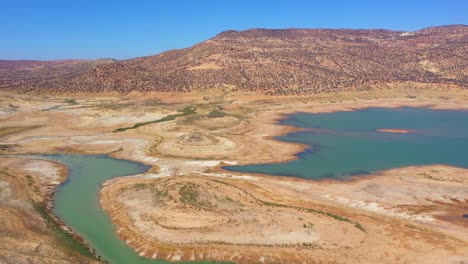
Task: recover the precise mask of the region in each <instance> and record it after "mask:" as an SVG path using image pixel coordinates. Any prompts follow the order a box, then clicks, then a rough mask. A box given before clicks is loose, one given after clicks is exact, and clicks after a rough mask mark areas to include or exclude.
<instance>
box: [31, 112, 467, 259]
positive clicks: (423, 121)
mask: <svg viewBox="0 0 468 264" xmlns="http://www.w3.org/2000/svg"><path fill="white" fill-rule="evenodd" d="M280 123H281V124H284V125H291V126H296V127H300V128H304V130H303V131H301V132H294V133H290V134H288V135H284V136H280V137H277V139H278V140H282V141H288V142H296V143H301V144H305V145H307V146H308V148H307V149H306V150H305V151H304V152H302V153H299V154H298V155H297V159H296V160H293V161H290V162H285V163H276V164H254V165H248V166H227V167H225V169H228V170H232V171H238V172H250V173H261V174H270V175H284V176H293V177H301V178H308V179H323V178H336V179H343V178H345V177H346V176H349V175H362V174H367V173H372V172H375V171H378V170H384V169H390V168H396V167H402V166H411V165H427V164H447V165H452V166H459V167H468V112H467V111H458V110H430V109H424V108H397V109H386V108H369V109H363V110H358V111H352V112H335V113H326V114H308V113H297V114H292V115H289V116H288V117H287V118H286V119H284V120H282V121H281V122H280ZM382 131H384V132H382ZM392 131H397V132H395V133H393V132H392ZM401 131H409V132H408V133H401ZM40 157H41V158H45V159H50V160H55V161H58V162H61V163H64V164H65V165H67V166H68V168H69V175H68V178H67V181H66V182H64V183H63V184H61V185H59V186H58V187H57V191H56V194H55V206H54V213H55V214H56V215H57V216H58V217H60V218H61V219H62V220H63V221H64V222H65V223H66V224H67V225H68V226H69V227H70V228H72V229H73V230H74V231H75V232H76V233H78V234H79V235H81V236H82V237H83V238H84V239H85V241H86V242H88V243H89V244H90V245H91V246H92V247H93V248H94V249H95V250H96V253H97V254H98V255H99V256H101V257H102V258H103V260H105V261H108V262H109V263H113V264H121V263H122V264H126V263H132V264H147V263H168V262H166V261H161V260H151V259H147V258H143V257H140V256H138V254H137V253H135V252H134V251H133V249H131V248H130V247H129V246H127V245H126V244H125V242H124V241H121V240H120V239H119V238H118V237H117V235H116V234H115V231H114V226H113V225H112V222H111V220H110V218H109V216H108V215H107V214H106V213H105V212H104V211H103V209H102V208H101V207H100V204H99V196H98V195H99V190H100V188H101V184H102V183H103V182H104V181H105V180H107V179H111V178H115V177H121V176H126V175H134V174H140V173H144V172H145V171H147V170H148V169H149V167H148V166H146V165H143V164H140V163H136V162H131V161H125V160H119V159H114V158H110V157H108V156H104V155H100V156H95V155H94V156H93V155H41V156H40ZM199 263H200V262H199Z"/></svg>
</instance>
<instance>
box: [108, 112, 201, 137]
mask: <svg viewBox="0 0 468 264" xmlns="http://www.w3.org/2000/svg"><path fill="white" fill-rule="evenodd" d="M195 113H196V111H195V108H194V107H185V108H184V109H182V110H181V111H180V114H174V115H168V116H165V117H163V118H160V119H157V120H153V121H147V122H140V123H136V124H135V125H133V126H131V127H121V128H117V129H115V130H114V131H113V132H114V133H116V132H123V131H126V130H129V129H135V128H138V127H141V126H146V125H149V124H155V123H162V122H167V121H172V120H175V119H176V118H178V117H181V116H187V115H193V114H195Z"/></svg>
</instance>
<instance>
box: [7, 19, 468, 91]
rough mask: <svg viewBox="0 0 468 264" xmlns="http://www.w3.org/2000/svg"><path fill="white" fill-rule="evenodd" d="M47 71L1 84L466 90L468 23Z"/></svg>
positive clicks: (274, 37)
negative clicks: (418, 86) (401, 86)
mask: <svg viewBox="0 0 468 264" xmlns="http://www.w3.org/2000/svg"><path fill="white" fill-rule="evenodd" d="M0 65H1V64H0ZM40 67H42V66H40ZM47 67H52V68H53V67H54V66H47ZM65 69H68V68H67V67H65ZM0 71H1V70H0ZM38 75H39V74H38ZM38 75H37V76H38ZM45 76H46V77H44V78H35V79H34V81H33V82H28V80H21V82H19V83H15V82H13V85H11V84H10V83H7V84H8V85H4V86H3V87H4V89H25V90H39V89H40V90H50V91H55V92H57V91H58V92H60V91H64V92H105V91H119V92H124V93H125V92H130V91H134V90H135V91H192V90H204V89H208V88H225V89H229V90H231V91H255V92H261V93H266V94H311V93H321V92H333V91H342V90H363V89H370V88H372V87H375V86H379V85H382V84H388V83H403V82H412V83H423V84H435V85H439V86H442V87H444V86H447V87H448V86H458V87H462V88H468V26H465V25H451V26H442V27H431V28H426V29H423V30H419V31H415V32H403V31H390V30H351V29H250V30H246V31H233V30H231V31H225V32H222V33H220V34H218V35H217V36H215V37H214V38H212V39H209V40H206V41H204V42H202V43H199V44H197V45H195V46H193V47H190V48H186V49H181V50H172V51H168V52H164V53H161V54H158V55H155V56H148V57H142V58H136V59H130V60H126V61H118V62H114V63H105V64H102V65H98V66H95V67H91V68H90V67H83V69H82V70H80V71H66V70H64V74H60V75H54V74H46V75H45ZM3 78H4V76H3V74H2V73H0V80H3Z"/></svg>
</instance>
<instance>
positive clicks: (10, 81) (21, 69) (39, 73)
mask: <svg viewBox="0 0 468 264" xmlns="http://www.w3.org/2000/svg"><path fill="white" fill-rule="evenodd" d="M111 62H114V60H112V59H98V60H59V61H34V60H0V88H2V87H18V86H21V85H25V84H34V83H36V82H44V81H48V80H51V79H55V78H67V77H68V76H72V75H74V74H77V73H80V72H84V71H86V70H90V69H92V68H94V67H96V66H99V65H102V64H106V63H111Z"/></svg>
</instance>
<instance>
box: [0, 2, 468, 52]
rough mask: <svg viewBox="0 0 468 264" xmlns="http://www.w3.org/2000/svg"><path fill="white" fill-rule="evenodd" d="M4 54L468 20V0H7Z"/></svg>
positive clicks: (139, 48)
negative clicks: (252, 32)
mask: <svg viewBox="0 0 468 264" xmlns="http://www.w3.org/2000/svg"><path fill="white" fill-rule="evenodd" d="M0 14H1V16H0V17H1V26H0V36H1V39H0V59H41V60H51V59H66V58H81V59H94V58H103V57H106V58H116V59H127V58H132V57H138V56H145V55H152V54H156V53H160V52H162V51H165V50H169V49H175V48H184V47H189V46H191V45H194V44H196V43H198V42H200V41H203V40H205V39H208V38H210V37H213V36H214V35H216V34H217V33H219V32H221V31H224V30H228V29H236V30H242V29H248V28H258V27H262V28H290V27H300V28H386V29H397V30H407V31H411V30H417V29H421V28H424V27H428V26H434V25H447V24H468V1H467V0H445V1H431V0H426V1H416V0H414V1H411V0H406V1H399V0H395V1H385V0H373V1H333V0H328V1H327V0H322V1H306V0H303V1H299V0H284V1H275V0H269V1H263V0H258V1H256V0H237V1H236V0H217V1H213V0H192V1H189V0H185V1H183V0H172V1H170V0H167V1H163V0H153V1H150V0H148V1H144V0H133V1H130V0H129V1H118V0H73V1H72V0H30V1H25V0H1V1H0Z"/></svg>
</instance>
